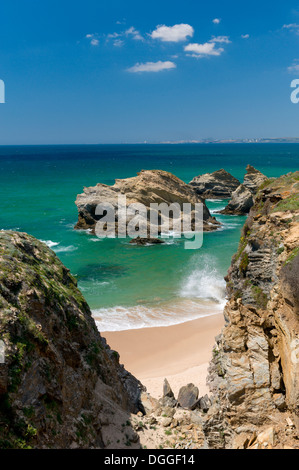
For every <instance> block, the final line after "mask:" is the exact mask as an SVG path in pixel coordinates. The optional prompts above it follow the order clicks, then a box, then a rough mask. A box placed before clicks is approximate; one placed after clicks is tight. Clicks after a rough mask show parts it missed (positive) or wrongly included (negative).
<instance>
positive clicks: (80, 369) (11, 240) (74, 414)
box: [0, 231, 143, 448]
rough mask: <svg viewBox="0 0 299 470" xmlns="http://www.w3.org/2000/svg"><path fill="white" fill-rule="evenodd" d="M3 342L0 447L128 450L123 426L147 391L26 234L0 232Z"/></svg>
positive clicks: (50, 255) (67, 280)
mask: <svg viewBox="0 0 299 470" xmlns="http://www.w3.org/2000/svg"><path fill="white" fill-rule="evenodd" d="M0 339H1V340H2V341H4V343H5V362H4V363H1V364H0V384H1V386H0V447H1V448H3V447H4V448H18V447H22V448H24V447H34V448H76V447H83V448H90V447H94V448H103V447H109V446H110V447H114V448H117V447H124V446H125V444H124V439H127V438H125V436H124V435H123V434H122V426H121V425H122V423H124V422H126V421H127V420H128V419H129V418H130V413H131V412H135V413H136V412H137V411H138V408H139V406H140V402H139V397H140V393H141V392H142V390H143V387H142V385H141V384H140V383H139V382H138V381H137V380H136V379H135V378H134V377H133V376H132V375H131V374H129V373H128V372H127V371H125V370H124V368H123V367H122V366H120V365H119V362H118V361H119V356H118V354H117V353H116V352H115V351H111V350H110V348H109V346H107V344H106V342H105V340H103V338H101V336H100V334H99V332H98V331H97V328H96V325H95V322H94V320H93V318H92V316H91V312H90V309H89V307H88V305H87V303H86V301H85V300H84V298H83V296H82V294H81V293H80V291H79V290H78V288H77V283H76V280H75V278H74V277H73V276H72V275H71V274H70V273H69V270H68V269H66V268H65V267H64V266H63V264H62V263H61V262H60V261H59V259H58V258H57V256H56V255H55V253H54V252H53V251H51V250H50V249H49V248H48V247H47V246H46V245H45V244H44V243H41V242H39V241H38V240H36V239H35V238H33V237H31V236H29V235H27V234H25V233H18V232H11V231H1V232H0ZM127 434H128V435H130V438H131V441H132V442H135V444H134V445H135V446H137V447H138V446H139V444H138V435H137V434H136V432H135V431H134V430H133V428H132V427H130V426H128V427H127ZM117 440H118V441H119V442H117Z"/></svg>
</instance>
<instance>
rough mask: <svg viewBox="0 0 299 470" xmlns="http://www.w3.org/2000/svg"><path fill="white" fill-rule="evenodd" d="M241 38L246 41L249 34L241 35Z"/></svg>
mask: <svg viewBox="0 0 299 470" xmlns="http://www.w3.org/2000/svg"><path fill="white" fill-rule="evenodd" d="M241 38H242V39H248V38H249V34H241Z"/></svg>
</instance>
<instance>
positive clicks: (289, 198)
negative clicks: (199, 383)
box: [204, 172, 299, 447]
mask: <svg viewBox="0 0 299 470" xmlns="http://www.w3.org/2000/svg"><path fill="white" fill-rule="evenodd" d="M263 186H264V187H263V189H261V190H260V191H259V192H258V193H257V195H256V198H255V203H254V206H253V207H252V209H251V211H250V213H249V217H248V219H247V221H246V223H245V225H244V228H243V232H242V237H241V240H240V244H239V249H238V252H237V253H236V255H235V256H234V257H233V259H232V264H231V267H230V269H229V272H228V275H227V277H226V281H227V288H228V294H229V300H228V302H227V304H226V307H225V309H224V315H225V320H226V325H225V327H224V329H223V331H222V334H221V335H219V336H218V337H217V341H216V344H215V348H214V351H213V360H212V361H211V364H210V371H209V377H208V384H209V386H210V390H211V391H212V392H213V394H214V396H213V406H212V407H211V409H210V410H209V413H208V415H209V418H208V419H207V420H206V422H205V426H204V428H205V433H206V436H207V440H208V443H209V446H211V447H230V446H231V447H234V446H237V444H236V442H237V441H236V439H237V440H238V436H240V435H241V434H242V436H243V437H246V439H248V442H247V444H246V445H245V444H244V442H245V441H246V439H245V440H244V442H243V444H244V445H245V447H246V446H248V445H249V441H250V440H252V441H254V438H253V434H254V433H256V434H258V432H259V431H260V429H261V427H265V426H267V425H268V426H269V425H271V426H272V427H274V432H275V435H276V438H275V444H273V442H272V441H271V439H272V438H271V439H270V438H269V442H270V441H271V442H272V443H271V442H270V443H269V446H274V447H275V446H276V447H284V446H290V447H298V440H297V437H296V436H297V434H298V431H296V428H295V426H294V427H293V428H290V427H289V426H288V424H287V422H286V418H287V417H288V419H290V420H291V421H292V420H293V422H298V411H299V387H298V380H299V360H298V356H299V354H298V353H299V309H298V308H299V303H298V300H299V299H298V266H299V172H296V173H293V174H288V175H286V176H282V177H280V178H278V179H276V180H274V181H270V180H269V181H268V182H267V183H266V184H264V185H263ZM220 430H221V436H220V434H219V433H220ZM272 440H273V439H272ZM257 441H258V442H256V444H255V445H256V446H262V445H263V443H262V442H261V441H259V440H257ZM243 444H242V445H243ZM252 445H253V444H252ZM267 445H268V444H267Z"/></svg>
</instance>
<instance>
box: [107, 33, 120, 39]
mask: <svg viewBox="0 0 299 470" xmlns="http://www.w3.org/2000/svg"><path fill="white" fill-rule="evenodd" d="M119 36H121V34H119V33H110V34H107V38H108V39H114V38H118V37H119Z"/></svg>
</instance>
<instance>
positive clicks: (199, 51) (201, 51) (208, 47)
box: [184, 42, 224, 58]
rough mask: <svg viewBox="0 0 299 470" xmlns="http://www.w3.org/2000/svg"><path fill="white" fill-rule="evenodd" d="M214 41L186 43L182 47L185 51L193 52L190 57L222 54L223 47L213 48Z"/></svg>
mask: <svg viewBox="0 0 299 470" xmlns="http://www.w3.org/2000/svg"><path fill="white" fill-rule="evenodd" d="M215 46H216V43H215V42H205V43H204V44H198V43H193V44H188V45H187V46H185V47H184V50H185V51H186V52H193V54H192V57H198V58H201V57H207V56H219V55H221V54H222V52H223V51H224V49H223V48H222V47H219V48H218V49H216V48H215Z"/></svg>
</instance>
